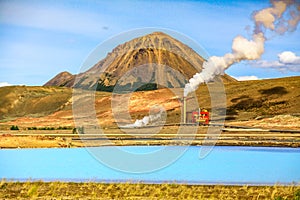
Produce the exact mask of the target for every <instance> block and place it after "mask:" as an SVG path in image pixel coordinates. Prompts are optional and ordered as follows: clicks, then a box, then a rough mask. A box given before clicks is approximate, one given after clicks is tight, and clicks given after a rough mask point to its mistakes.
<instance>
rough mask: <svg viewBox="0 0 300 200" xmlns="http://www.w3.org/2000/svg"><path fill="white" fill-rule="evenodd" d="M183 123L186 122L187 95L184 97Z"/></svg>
mask: <svg viewBox="0 0 300 200" xmlns="http://www.w3.org/2000/svg"><path fill="white" fill-rule="evenodd" d="M183 123H184V124H186V97H183Z"/></svg>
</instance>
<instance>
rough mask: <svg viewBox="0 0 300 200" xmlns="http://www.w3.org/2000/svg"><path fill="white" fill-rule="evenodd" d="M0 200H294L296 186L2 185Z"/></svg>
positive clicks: (299, 189)
mask: <svg viewBox="0 0 300 200" xmlns="http://www.w3.org/2000/svg"><path fill="white" fill-rule="evenodd" d="M0 198H1V199H274V200H281V199H294V200H300V186H278V185H275V186H246V185H245V186H222V185H183V184H143V183H136V184H134V183H92V182H88V183H72V182H6V181H4V180H2V181H1V183H0Z"/></svg>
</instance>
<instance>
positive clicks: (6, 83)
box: [0, 82, 11, 87]
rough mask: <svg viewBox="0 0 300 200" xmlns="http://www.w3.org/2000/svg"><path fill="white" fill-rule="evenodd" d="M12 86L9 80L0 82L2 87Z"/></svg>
mask: <svg viewBox="0 0 300 200" xmlns="http://www.w3.org/2000/svg"><path fill="white" fill-rule="evenodd" d="M5 86H11V84H9V83H8V82H0V87H5Z"/></svg>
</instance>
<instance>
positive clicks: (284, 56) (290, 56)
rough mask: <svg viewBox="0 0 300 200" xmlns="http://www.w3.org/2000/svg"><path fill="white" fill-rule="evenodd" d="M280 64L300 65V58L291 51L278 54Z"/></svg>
mask: <svg viewBox="0 0 300 200" xmlns="http://www.w3.org/2000/svg"><path fill="white" fill-rule="evenodd" d="M278 58H279V62H281V63H286V64H300V56H296V54H295V53H293V52H291V51H284V52H282V53H280V54H278Z"/></svg>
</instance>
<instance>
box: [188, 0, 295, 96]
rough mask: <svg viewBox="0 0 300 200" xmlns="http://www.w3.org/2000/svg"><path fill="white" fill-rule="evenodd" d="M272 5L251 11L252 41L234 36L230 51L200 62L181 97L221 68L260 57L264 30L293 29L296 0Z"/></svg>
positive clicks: (276, 1) (274, 1)
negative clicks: (201, 66) (199, 69)
mask: <svg viewBox="0 0 300 200" xmlns="http://www.w3.org/2000/svg"><path fill="white" fill-rule="evenodd" d="M271 5H272V6H271V7H268V8H265V9H262V10H260V11H256V12H254V13H253V16H252V18H253V20H254V23H255V27H254V32H253V35H252V38H251V40H248V39H246V38H244V37H243V36H240V35H239V36H237V37H235V38H234V39H233V42H232V52H231V53H227V54H225V55H224V56H223V57H218V56H212V57H210V58H209V59H208V60H207V61H206V62H205V63H204V64H203V70H202V72H200V73H196V74H195V75H194V76H193V77H192V78H191V79H190V80H189V83H187V84H186V85H185V88H184V96H187V95H188V94H189V93H190V92H193V91H195V90H196V89H197V88H198V86H199V85H200V84H201V83H207V82H210V81H212V80H213V79H214V77H215V76H217V75H223V74H224V71H225V70H226V69H227V68H229V67H230V66H231V65H232V64H234V63H238V62H240V61H242V60H257V59H259V58H260V57H261V55H262V54H263V53H264V43H265V40H266V38H265V31H266V30H270V31H272V32H275V33H278V34H284V33H285V32H287V31H294V30H295V29H296V27H297V24H298V23H299V21H300V4H299V2H296V1H294V0H286V1H278V0H273V1H271ZM287 11H289V13H287ZM285 16H287V18H288V19H286V18H285Z"/></svg>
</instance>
